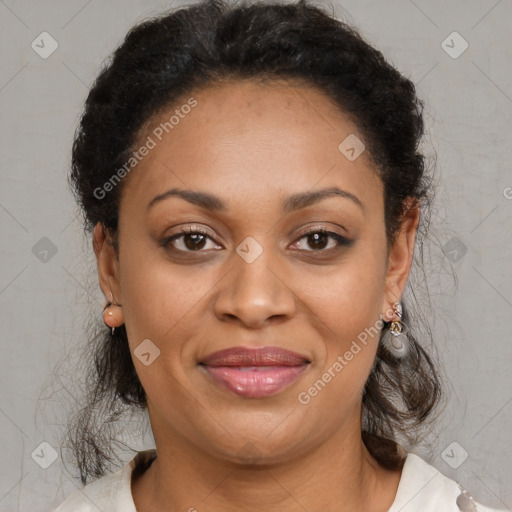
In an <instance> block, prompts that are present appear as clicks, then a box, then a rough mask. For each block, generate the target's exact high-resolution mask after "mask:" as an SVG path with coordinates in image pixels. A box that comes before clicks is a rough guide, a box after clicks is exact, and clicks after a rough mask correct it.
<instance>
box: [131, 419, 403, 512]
mask: <svg viewBox="0 0 512 512" xmlns="http://www.w3.org/2000/svg"><path fill="white" fill-rule="evenodd" d="M347 430H348V426H347V428H345V429H340V431H339V432H338V433H337V434H336V435H334V436H332V437H331V438H329V440H328V441H327V442H325V443H324V444H323V445H320V446H317V447H315V449H314V450H311V451H310V452H308V453H306V454H301V456H300V457H298V458H296V459H294V460H287V461H286V462H282V463H278V464H262V463H260V464H258V465H251V466H249V465H241V464H239V463H238V464H237V463H234V462H231V461H226V460H222V459H219V458H216V457H213V456H211V455H209V454H207V453H205V451H204V450H199V449H198V448H197V447H195V446H193V445H191V444H190V443H189V442H188V441H187V440H186V439H184V438H183V437H180V436H178V435H177V434H176V433H175V435H174V436H172V437H173V439H172V442H171V441H170V440H169V436H168V432H166V438H165V442H160V443H159V442H158V438H157V437H156V436H155V440H156V446H157V450H158V457H157V459H156V460H155V461H154V462H153V464H152V465H151V466H150V468H149V469H148V470H147V471H146V472H145V473H143V474H142V475H141V476H139V477H138V478H137V479H136V480H133V481H132V495H133V498H134V502H135V505H136V508H137V510H138V511H139V512H149V511H151V512H161V511H162V512H163V511H164V510H165V511H168V510H186V511H190V512H193V511H194V510H197V511H201V512H203V511H204V512H206V511H218V510H225V511H231V510H233V511H234V510H236V511H247V512H249V511H250V512H253V511H254V512H256V511H260V510H265V511H268V512H277V511H279V512H291V511H294V512H295V511H298V510H308V511H311V512H312V511H316V510H318V511H320V510H322V511H323V510H336V511H337V512H348V511H349V510H350V511H353V510H366V511H371V512H386V511H387V510H388V509H389V508H390V507H391V505H392V503H393V501H394V498H395V495H396V491H397V488H398V483H399V480H400V474H401V471H391V470H386V469H384V468H382V467H381V466H380V465H379V464H378V463H377V462H376V460H375V459H373V457H372V456H371V455H370V453H369V452H368V450H367V449H366V447H365V445H364V444H363V442H362V440H361V432H360V427H359V428H357V429H355V428H353V426H352V427H351V428H350V430H349V432H347Z"/></svg>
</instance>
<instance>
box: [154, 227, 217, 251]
mask: <svg viewBox="0 0 512 512" xmlns="http://www.w3.org/2000/svg"><path fill="white" fill-rule="evenodd" d="M208 239H209V240H212V241H214V240H213V238H212V237H211V236H210V235H209V233H207V232H206V231H203V230H201V229H199V228H191V227H188V228H180V233H177V234H175V235H172V236H170V237H167V238H165V239H164V240H162V242H161V244H160V245H162V246H163V247H166V248H170V249H174V250H176V251H181V252H199V251H202V250H205V246H206V245H207V241H208ZM176 242H177V243H176ZM216 247H219V246H216Z"/></svg>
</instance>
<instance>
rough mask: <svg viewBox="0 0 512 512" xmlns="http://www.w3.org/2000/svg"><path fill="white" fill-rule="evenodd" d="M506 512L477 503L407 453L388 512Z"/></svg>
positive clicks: (434, 469)
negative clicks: (393, 499)
mask: <svg viewBox="0 0 512 512" xmlns="http://www.w3.org/2000/svg"><path fill="white" fill-rule="evenodd" d="M440 510H442V511H443V512H505V511H504V510H503V511H500V510H498V509H492V508H489V507H486V506H484V505H482V504H481V503H478V502H477V501H476V500H475V499H474V498H473V497H472V496H471V495H470V494H469V493H468V492H467V491H466V490H465V489H464V488H463V487H462V486H461V485H460V484H459V483H457V482H455V481H454V480H451V479H450V478H448V477H446V476H445V475H443V474H442V473H441V472H440V471H438V470H437V469H436V468H434V467H433V466H431V465H430V464H428V463H427V462H426V461H424V460H423V459H422V458H421V457H419V456H418V455H415V454H414V453H408V454H407V457H406V459H405V463H404V467H403V470H402V476H401V479H400V483H399V485H398V490H397V494H396V497H395V501H394V502H393V505H392V507H391V508H390V509H389V511H388V512H399V511H400V512H418V511H421V512H438V511H440Z"/></svg>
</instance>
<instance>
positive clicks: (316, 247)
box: [295, 228, 353, 252]
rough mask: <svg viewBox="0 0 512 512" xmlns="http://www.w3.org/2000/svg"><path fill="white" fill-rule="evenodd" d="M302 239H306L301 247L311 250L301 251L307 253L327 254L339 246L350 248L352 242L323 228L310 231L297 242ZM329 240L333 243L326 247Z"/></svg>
mask: <svg viewBox="0 0 512 512" xmlns="http://www.w3.org/2000/svg"><path fill="white" fill-rule="evenodd" d="M302 239H306V244H303V245H307V246H309V247H310V248H311V250H308V249H303V250H306V251H308V252H327V251H329V250H331V249H334V250H335V249H337V248H341V246H350V245H351V244H352V243H353V240H349V239H348V238H345V237H344V236H342V235H339V234H338V233H335V232H333V231H328V230H326V229H323V228H314V229H310V230H309V231H307V232H306V233H304V234H303V235H302V236H301V237H300V238H299V240H302ZM329 239H331V240H333V241H334V243H331V246H329V245H328V244H329ZM297 243H298V242H295V245H296V244H297ZM301 250H302V249H301Z"/></svg>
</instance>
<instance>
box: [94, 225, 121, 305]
mask: <svg viewBox="0 0 512 512" xmlns="http://www.w3.org/2000/svg"><path fill="white" fill-rule="evenodd" d="M92 245H93V249H94V254H95V255H96V262H97V265H98V278H99V282H100V286H101V290H102V291H103V294H104V295H105V298H106V300H107V302H112V303H113V304H115V301H117V302H118V303H119V304H122V303H123V301H122V297H121V293H120V288H119V259H118V258H117V254H116V251H115V249H114V245H113V240H112V236H111V234H110V233H109V232H108V230H107V229H105V227H104V226H103V224H102V223H101V222H98V223H97V224H96V226H95V227H94V233H93V240H92ZM110 292H112V295H113V296H114V301H112V297H111V295H110Z"/></svg>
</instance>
